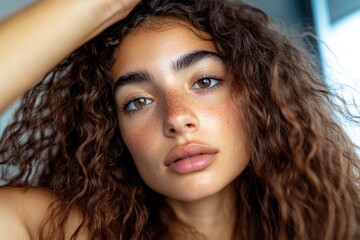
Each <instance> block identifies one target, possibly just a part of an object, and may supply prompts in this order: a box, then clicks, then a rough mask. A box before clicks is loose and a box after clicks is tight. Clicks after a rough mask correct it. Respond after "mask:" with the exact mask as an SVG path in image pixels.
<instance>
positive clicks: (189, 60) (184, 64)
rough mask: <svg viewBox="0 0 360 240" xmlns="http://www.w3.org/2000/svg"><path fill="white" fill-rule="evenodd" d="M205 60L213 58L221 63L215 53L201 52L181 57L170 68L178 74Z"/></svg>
mask: <svg viewBox="0 0 360 240" xmlns="http://www.w3.org/2000/svg"><path fill="white" fill-rule="evenodd" d="M205 58H213V59H215V60H217V61H222V59H221V57H220V56H219V54H217V53H216V52H211V51H206V50H201V51H195V52H192V53H188V54H185V55H183V56H181V57H180V58H179V59H177V60H176V61H175V62H173V63H172V65H171V68H172V70H173V71H176V72H178V71H180V70H183V69H185V68H188V67H190V66H191V65H194V64H195V63H197V62H199V61H201V60H203V59H205Z"/></svg>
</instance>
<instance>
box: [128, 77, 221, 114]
mask: <svg viewBox="0 0 360 240" xmlns="http://www.w3.org/2000/svg"><path fill="white" fill-rule="evenodd" d="M202 80H212V81H216V83H215V84H214V85H212V86H209V87H206V88H195V89H196V90H200V91H204V92H209V91H212V90H215V89H217V88H218V87H219V86H220V85H221V83H222V81H223V78H222V77H218V76H215V75H206V76H203V77H200V78H198V79H197V80H196V81H195V83H194V84H193V87H194V86H195V85H196V84H198V83H199V82H200V81H202ZM139 99H146V100H150V101H151V103H152V102H153V100H151V99H149V98H146V97H141V96H140V97H138V96H134V97H132V98H131V99H129V100H128V101H127V102H125V103H124V104H123V106H122V109H123V111H124V112H125V113H131V114H133V113H136V112H138V111H140V110H142V109H143V108H144V107H141V108H136V109H129V105H130V104H131V103H133V102H134V101H136V100H139ZM147 105H148V104H147ZM147 105H146V106H147Z"/></svg>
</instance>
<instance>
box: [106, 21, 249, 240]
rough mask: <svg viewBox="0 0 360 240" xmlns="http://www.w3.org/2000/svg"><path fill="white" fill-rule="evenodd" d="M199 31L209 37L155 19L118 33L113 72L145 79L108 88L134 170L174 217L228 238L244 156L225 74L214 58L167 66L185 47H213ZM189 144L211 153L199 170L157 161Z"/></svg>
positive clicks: (236, 112)
mask: <svg viewBox="0 0 360 240" xmlns="http://www.w3.org/2000/svg"><path fill="white" fill-rule="evenodd" d="M154 25H156V28H154V27H151V26H154ZM149 26H150V27H149ZM194 31H195V32H194ZM200 36H201V37H206V39H209V36H208V35H207V34H206V33H204V32H199V31H197V30H195V29H192V28H191V27H190V26H188V25H186V24H185V23H181V22H179V21H178V20H175V19H162V20H158V21H155V23H154V24H150V25H146V26H143V27H140V28H138V29H136V30H135V31H134V32H132V33H130V34H128V35H127V36H126V37H125V38H124V40H123V41H122V43H121V44H120V46H119V48H118V51H117V52H116V54H115V59H116V62H115V65H114V68H113V77H114V79H119V78H121V79H125V78H124V76H128V75H129V73H133V72H140V71H141V72H143V73H146V74H147V75H150V76H151V80H145V81H135V82H131V83H127V84H124V85H122V84H121V83H120V84H117V83H115V86H117V85H122V86H121V87H117V88H116V92H115V97H116V103H117V106H118V119H119V126H120V129H121V134H122V137H123V139H124V142H125V144H126V146H127V147H128V149H129V151H130V153H131V154H132V156H133V159H134V161H135V164H136V166H137V169H138V171H139V173H140V175H141V177H142V178H143V180H144V181H145V183H146V184H147V185H148V186H149V187H150V188H152V189H153V190H155V191H156V192H159V193H161V194H162V195H164V196H165V198H166V199H167V201H168V203H169V204H170V206H171V207H172V208H173V209H174V211H175V213H176V214H177V216H178V217H179V218H180V219H182V220H183V221H185V222H186V223H188V224H189V225H191V226H194V227H195V228H196V229H197V230H198V231H199V232H200V233H202V234H204V235H205V236H207V237H208V239H231V238H233V237H234V236H233V226H234V224H235V219H236V217H235V208H236V205H235V201H236V199H235V190H234V186H233V181H234V180H235V179H236V178H237V177H238V176H239V174H240V173H241V172H242V171H243V170H244V168H245V167H246V166H247V164H248V162H249V151H248V149H247V138H246V136H245V133H244V129H243V128H242V124H241V120H240V119H241V118H240V114H241V112H240V110H239V109H240V106H239V104H238V103H237V101H236V99H237V98H236V97H235V96H233V95H232V94H231V84H230V83H231V78H232V76H231V75H230V74H228V72H227V71H226V68H225V66H224V64H223V62H222V61H221V59H219V58H216V57H208V56H207V57H203V58H201V59H200V60H198V61H195V62H193V63H192V64H190V65H189V66H186V67H184V68H181V69H177V70H176V69H174V67H173V65H174V62H177V61H178V60H179V59H180V58H181V57H182V56H184V55H187V54H189V53H193V52H197V51H204V50H205V51H207V52H212V53H216V48H215V46H214V44H213V42H212V41H210V40H204V38H201V37H200ZM214 76H216V77H214ZM204 78H205V82H204ZM216 78H219V80H216ZM201 79H202V80H201ZM119 81H121V80H119ZM134 99H137V100H135V101H134ZM141 101H142V102H141ZM129 110H130V111H129ZM189 144H190V145H191V144H199V145H201V146H205V147H207V148H210V149H212V150H214V151H215V152H216V153H215V154H214V156H213V159H212V160H213V161H212V162H211V163H210V164H209V165H208V166H207V167H206V168H205V169H202V170H200V171H194V172H190V173H185V174H179V173H177V172H174V171H172V169H171V168H170V167H168V166H167V165H166V164H164V162H165V161H166V158H167V156H168V155H169V153H170V152H171V151H172V150H173V149H176V148H177V147H182V146H187V145H189ZM175 236H176V234H175Z"/></svg>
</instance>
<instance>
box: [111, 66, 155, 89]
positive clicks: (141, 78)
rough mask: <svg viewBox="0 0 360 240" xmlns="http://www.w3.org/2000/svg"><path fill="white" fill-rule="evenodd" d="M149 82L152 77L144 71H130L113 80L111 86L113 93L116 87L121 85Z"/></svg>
mask: <svg viewBox="0 0 360 240" xmlns="http://www.w3.org/2000/svg"><path fill="white" fill-rule="evenodd" d="M149 81H150V82H151V81H153V77H152V76H151V75H150V74H149V73H148V72H145V71H136V72H130V73H127V74H126V75H122V76H120V77H119V79H118V80H117V81H116V82H115V84H114V87H113V93H114V94H115V93H116V91H117V89H119V88H121V87H122V86H125V85H129V84H134V83H141V82H149Z"/></svg>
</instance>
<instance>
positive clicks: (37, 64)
mask: <svg viewBox="0 0 360 240" xmlns="http://www.w3.org/2000/svg"><path fill="white" fill-rule="evenodd" d="M138 2H140V0H42V1H39V2H37V3H35V4H33V5H32V6H29V7H28V8H26V9H25V10H23V11H21V12H19V13H17V14H15V15H14V16H11V17H10V18H8V19H6V20H4V21H3V22H1V23H0V53H1V56H0V86H1V87H0V113H1V112H2V111H4V110H5V108H6V107H7V106H8V105H9V104H10V103H11V102H12V101H14V100H15V99H16V98H17V97H18V96H19V95H21V94H22V93H24V92H25V91H26V90H28V89H29V88H30V87H31V86H33V85H34V84H35V83H36V82H37V81H39V80H40V79H41V78H42V77H43V76H44V75H45V74H46V73H47V72H49V71H50V70H51V69H52V68H53V67H55V66H56V64H58V63H59V62H60V61H61V60H62V59H63V58H65V57H66V56H67V55H68V54H69V53H71V52H72V51H74V50H75V49H77V48H78V47H79V46H81V45H82V44H84V43H85V42H86V41H88V40H90V39H91V38H92V37H94V36H96V35H97V34H99V33H100V32H102V31H103V30H105V29H106V28H107V27H109V26H110V25H112V24H114V23H115V22H117V21H119V20H121V19H122V18H124V17H125V16H126V15H127V14H128V13H129V12H130V11H131V10H132V9H133V8H134V7H135V6H136V4H137V3H138Z"/></svg>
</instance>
